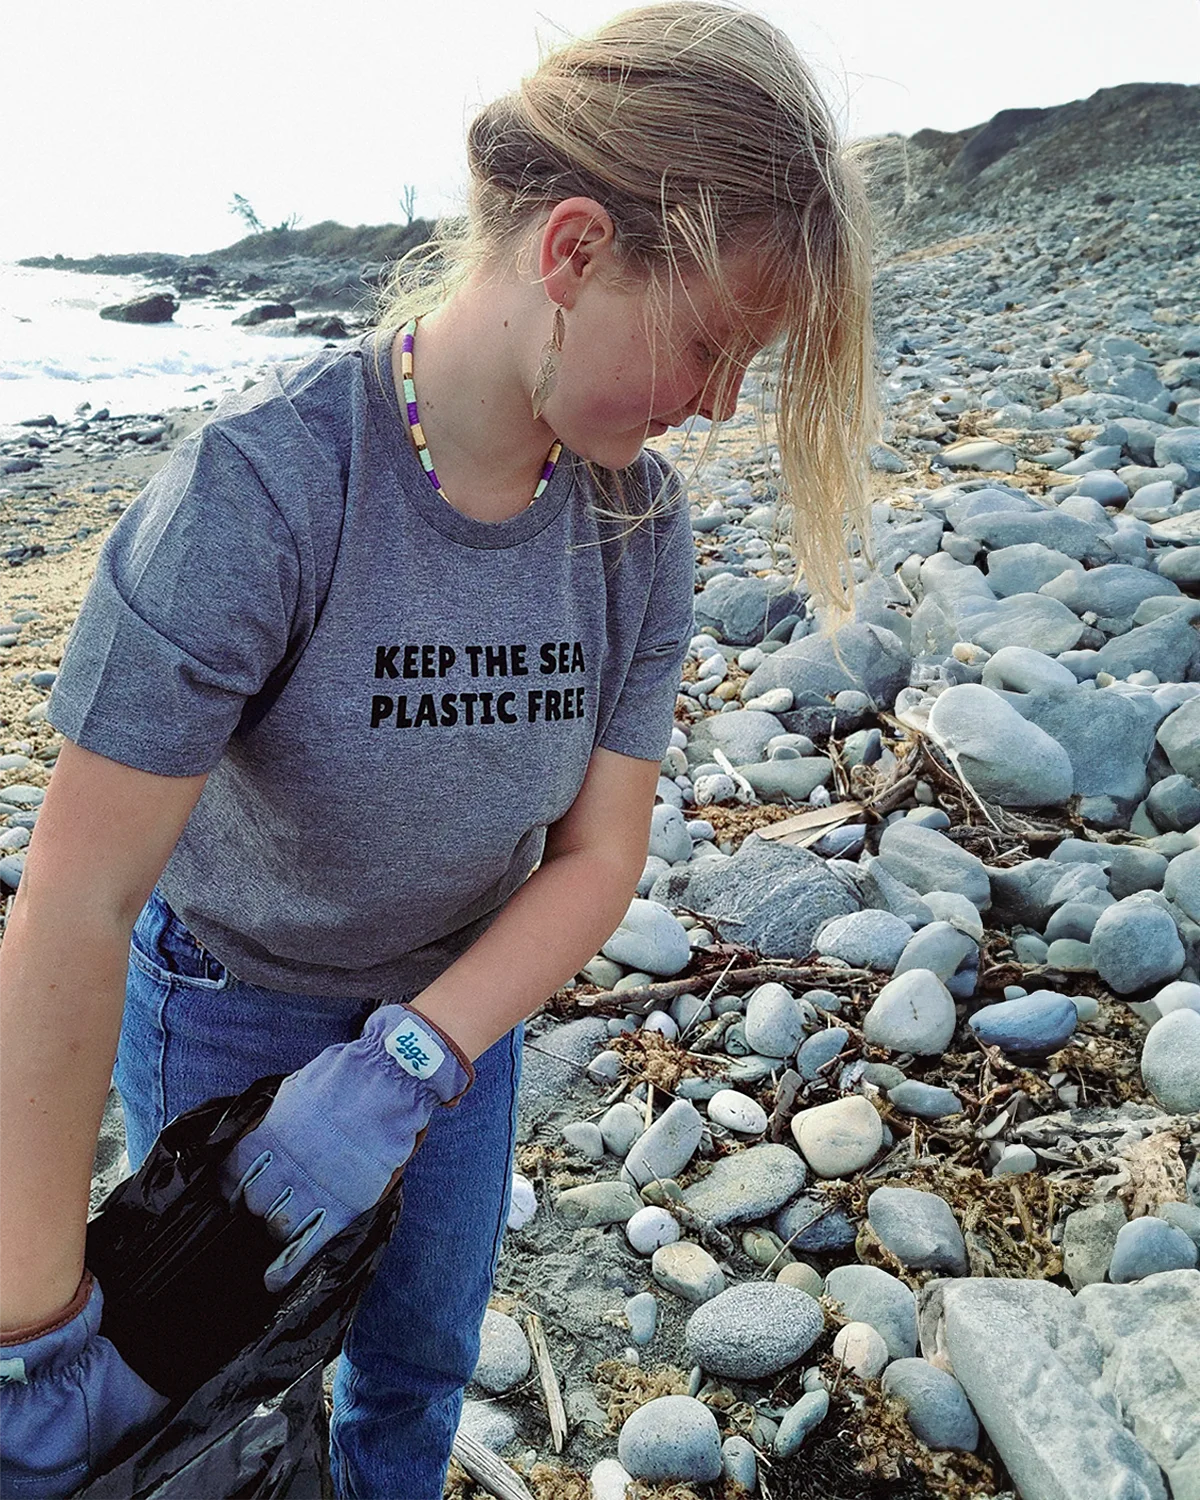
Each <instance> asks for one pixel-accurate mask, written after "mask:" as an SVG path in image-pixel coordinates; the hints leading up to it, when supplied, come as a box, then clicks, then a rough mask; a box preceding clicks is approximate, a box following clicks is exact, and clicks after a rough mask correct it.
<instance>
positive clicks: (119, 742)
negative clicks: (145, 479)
mask: <svg viewBox="0 0 1200 1500" xmlns="http://www.w3.org/2000/svg"><path fill="white" fill-rule="evenodd" d="M299 588H300V562H299V552H298V549H297V546H296V542H295V540H294V538H293V536H292V533H291V531H290V529H289V527H288V525H287V523H286V521H285V520H284V518H283V516H282V514H281V513H280V511H279V509H278V508H277V506H276V505H275V502H274V501H273V500H272V498H271V496H270V494H269V493H268V491H267V489H266V488H265V486H264V485H263V482H262V480H261V479H260V477H259V475H258V473H257V472H256V470H255V469H254V467H253V466H252V465H251V464H250V462H249V461H248V460H247V459H246V458H245V457H244V456H243V454H242V453H241V452H240V451H239V449H238V448H237V446H236V445H235V444H234V443H233V442H232V441H231V440H230V439H229V438H228V437H227V436H225V435H224V434H223V433H222V432H221V431H220V429H219V428H217V427H214V426H213V425H212V424H211V423H209V424H207V425H206V426H205V427H202V428H201V429H200V430H199V431H198V432H197V433H194V434H193V435H192V436H190V437H189V438H186V439H184V441H183V442H182V443H180V444H179V445H178V447H176V448H175V450H174V451H173V452H172V454H171V456H170V457H169V458H168V460H167V462H166V463H165V464H164V465H163V467H162V468H161V469H160V470H159V471H158V473H157V474H156V475H155V476H154V478H153V479H152V480H151V481H150V483H149V484H148V485H147V486H146V488H145V489H144V490H143V491H142V493H141V494H140V495H139V496H138V497H137V499H136V500H135V501H134V502H133V504H132V505H130V507H129V508H128V510H126V511H125V513H124V515H122V517H121V518H120V520H119V521H118V522H117V524H116V525H115V526H114V527H113V529H112V531H111V532H110V533H109V535H108V537H107V538H106V539H105V541H104V545H103V546H102V547H101V549H100V552H99V555H98V557H97V561H96V570H95V573H94V575H93V577H92V580H91V583H90V585H89V587H88V591H87V594H86V595H85V597H84V601H83V605H82V607H81V609H80V612H79V615H78V618H77V619H76V621H75V624H74V626H73V627H72V630H71V633H70V635H69V636H68V638H67V644H66V648H65V650H64V653H63V659H62V663H61V666H60V668H59V672H58V677H57V679H56V680H55V683H54V687H53V690H52V692H51V694H50V699H49V702H48V704H47V711H46V717H47V719H48V720H49V721H50V723H51V724H52V725H53V726H54V728H55V729H57V730H59V731H60V732H61V733H62V734H64V735H66V736H67V738H68V739H71V740H74V741H75V742H76V743H77V744H79V745H82V746H83V747H84V749H86V750H93V751H95V752H96V753H97V754H99V755H104V756H107V757H108V758H109V759H110V760H116V761H120V762H122V763H123V764H124V765H128V766H133V767H135V768H137V769H138V770H143V771H152V772H156V773H158V774H160V775H165V776H194V775H198V774H200V773H201V772H207V771H211V770H212V768H213V767H214V766H215V765H216V764H217V762H218V761H219V760H220V759H221V756H222V754H223V752H224V749H225V746H226V744H227V743H228V741H229V738H230V736H231V734H232V733H233V731H234V729H235V728H236V727H237V724H238V720H239V718H240V717H241V714H242V711H243V709H244V707H245V704H246V701H247V699H249V698H250V697H252V696H253V695H254V694H255V693H257V692H258V691H259V690H260V689H261V688H262V686H263V684H264V683H265V681H266V679H267V677H268V676H269V674H270V673H271V671H272V669H273V668H274V667H276V666H277V665H278V664H279V662H280V661H281V660H282V659H283V658H284V657H285V656H286V654H287V650H288V638H289V634H290V631H291V623H292V619H293V615H294V612H295V607H296V601H297V598H298V593H299Z"/></svg>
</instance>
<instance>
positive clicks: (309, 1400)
mask: <svg viewBox="0 0 1200 1500" xmlns="http://www.w3.org/2000/svg"><path fill="white" fill-rule="evenodd" d="M281 1082H282V1075H279V1076H278V1077H272V1078H261V1079H259V1080H258V1081H257V1082H256V1083H253V1084H251V1085H250V1087H249V1088H248V1089H246V1090H245V1091H244V1092H243V1093H241V1094H239V1095H237V1097H236V1098H223V1099H213V1100H210V1101H209V1102H208V1103H207V1104H203V1105H201V1106H200V1107H199V1108H197V1109H193V1110H189V1111H188V1113H187V1114H183V1115H180V1116H179V1117H178V1118H177V1119H175V1120H173V1121H172V1122H171V1123H170V1124H169V1125H168V1126H167V1127H166V1128H165V1129H164V1130H163V1132H162V1134H161V1135H160V1136H159V1138H158V1140H157V1141H156V1142H155V1144H154V1147H153V1149H152V1150H151V1152H150V1154H149V1156H147V1158H146V1160H145V1161H144V1162H143V1163H142V1166H141V1167H140V1169H139V1170H138V1172H137V1173H136V1174H135V1175H134V1176H133V1177H130V1178H128V1179H126V1180H125V1181H124V1182H121V1183H118V1184H117V1186H116V1187H115V1188H114V1189H113V1191H112V1192H111V1193H110V1194H109V1196H108V1197H107V1198H106V1199H105V1201H104V1203H103V1204H102V1205H101V1206H100V1208H99V1209H98V1210H97V1212H96V1214H95V1216H94V1217H93V1218H92V1219H91V1221H90V1222H89V1224H88V1231H87V1249H86V1252H85V1260H86V1264H87V1267H88V1269H89V1270H90V1271H91V1272H92V1273H93V1275H94V1276H95V1277H96V1279H97V1280H98V1281H99V1283H100V1285H101V1287H102V1289H103V1292H104V1314H103V1318H102V1321H101V1325H100V1332H101V1333H102V1334H103V1335H104V1337H105V1338H108V1339H111V1340H112V1342H113V1344H114V1345H115V1346H116V1348H117V1350H118V1352H119V1353H120V1354H121V1357H122V1358H123V1359H124V1360H125V1361H126V1363H127V1364H129V1365H130V1366H131V1367H132V1368H133V1369H134V1370H136V1371H137V1372H138V1374H139V1375H141V1376H142V1378H143V1379H144V1380H145V1381H146V1382H147V1383H148V1384H149V1385H151V1386H153V1387H154V1389H155V1390H157V1391H159V1392H161V1394H162V1395H164V1396H167V1397H168V1398H169V1399H170V1401H171V1405H170V1406H168V1407H167V1408H166V1409H165V1410H164V1411H163V1413H162V1416H161V1417H160V1419H159V1421H158V1423H157V1425H156V1426H155V1428H154V1429H153V1430H152V1432H151V1433H150V1434H149V1435H147V1434H146V1433H145V1432H144V1431H143V1432H142V1433H141V1434H140V1435H138V1434H131V1436H130V1437H129V1438H128V1439H127V1440H126V1441H125V1442H124V1443H122V1444H121V1445H119V1446H118V1447H117V1448H116V1449H114V1451H113V1452H112V1453H110V1454H109V1455H108V1456H107V1457H106V1459H105V1461H104V1464H103V1466H102V1468H101V1469H100V1470H99V1471H97V1472H95V1473H94V1474H93V1475H92V1477H91V1478H89V1480H88V1482H87V1483H86V1484H85V1485H84V1487H83V1488H82V1489H80V1490H77V1491H76V1493H75V1500H201V1497H202V1500H328V1497H330V1496H332V1494H333V1488H332V1484H331V1482H330V1479H329V1466H328V1438H329V1433H328V1424H327V1421H326V1416H325V1401H324V1391H323V1389H322V1374H323V1370H324V1367H325V1365H327V1364H328V1363H329V1361H330V1360H332V1359H333V1358H335V1357H336V1355H337V1353H338V1350H339V1349H340V1348H341V1344H342V1339H343V1337H344V1336H345V1332H346V1329H347V1328H348V1326H349V1324H350V1320H351V1318H352V1317H353V1315H354V1309H355V1307H356V1306H357V1304H358V1300H359V1298H360V1296H361V1295H362V1293H363V1292H364V1291H365V1290H366V1288H367V1286H368V1284H369V1283H370V1280H371V1277H372V1275H373V1274H374V1271H375V1267H376V1265H377V1264H378V1261H379V1258H380V1256H381V1255H382V1254H383V1251H384V1249H385V1248H386V1246H387V1243H388V1240H389V1238H390V1237H391V1233H392V1229H393V1227H394V1226H395V1223H396V1219H397V1218H398V1217H399V1213H400V1207H401V1201H402V1180H401V1179H397V1181H396V1182H395V1183H393V1185H392V1187H391V1188H390V1189H389V1190H388V1192H387V1193H386V1194H385V1195H384V1197H383V1198H381V1199H380V1201H379V1202H378V1203H377V1204H376V1205H375V1207H374V1208H372V1209H370V1210H369V1211H368V1212H367V1213H365V1214H361V1215H360V1216H359V1217H358V1218H357V1219H355V1221H354V1222H353V1223H352V1224H351V1225H349V1226H348V1228H346V1229H344V1230H343V1231H342V1232H341V1233H340V1234H339V1235H337V1236H336V1237H335V1238H334V1239H332V1240H330V1242H329V1243H328V1245H326V1246H325V1248H324V1249H323V1250H322V1251H321V1253H320V1255H318V1256H317V1257H315V1259H314V1260H312V1261H311V1262H310V1263H309V1264H308V1265H307V1266H306V1267H305V1268H304V1270H303V1271H301V1272H300V1274H299V1275H298V1276H297V1277H296V1278H295V1279H294V1280H293V1281H292V1282H291V1283H290V1284H289V1285H288V1286H287V1287H285V1288H284V1289H283V1291H281V1292H277V1293H270V1292H268V1291H267V1290H266V1288H265V1287H264V1286H263V1284H262V1277H263V1272H264V1271H265V1270H266V1268H267V1266H268V1265H269V1264H270V1262H271V1261H272V1260H273V1259H274V1258H275V1257H276V1256H277V1255H278V1254H279V1251H280V1248H281V1247H280V1245H279V1243H278V1241H276V1240H275V1239H273V1238H272V1237H271V1236H270V1235H269V1234H268V1232H267V1230H266V1228H265V1226H264V1225H263V1223H262V1221H261V1220H260V1219H258V1218H256V1217H255V1216H254V1215H252V1214H250V1213H249V1212H247V1210H246V1209H245V1208H244V1207H242V1206H241V1205H239V1206H238V1207H237V1208H234V1209H231V1208H230V1207H229V1205H228V1204H227V1203H226V1202H225V1200H224V1198H223V1197H222V1196H221V1194H220V1191H219V1188H218V1183H217V1170H218V1167H219V1165H220V1163H221V1161H222V1160H223V1159H224V1158H225V1156H227V1155H228V1153H229V1151H230V1150H231V1149H232V1146H233V1144H234V1142H235V1141H236V1140H237V1139H238V1138H239V1137H240V1136H242V1135H243V1134H245V1133H246V1131H248V1130H250V1129H252V1128H253V1126H255V1125H257V1124H258V1122H259V1120H260V1119H261V1118H262V1116H263V1115H264V1114H265V1113H266V1110H267V1107H268V1105H269V1104H270V1102H271V1100H272V1099H273V1098H274V1096H275V1091H276V1089H277V1088H278V1087H279V1084H280V1083H281Z"/></svg>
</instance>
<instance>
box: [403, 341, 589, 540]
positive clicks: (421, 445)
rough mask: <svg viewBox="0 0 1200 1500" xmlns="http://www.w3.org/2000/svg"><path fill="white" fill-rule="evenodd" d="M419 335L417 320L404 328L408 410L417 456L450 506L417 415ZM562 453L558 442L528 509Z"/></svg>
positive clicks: (404, 363) (547, 480)
mask: <svg viewBox="0 0 1200 1500" xmlns="http://www.w3.org/2000/svg"><path fill="white" fill-rule="evenodd" d="M416 332H417V319H416V318H412V319H410V321H409V323H408V324H407V326H406V327H405V329H404V338H403V342H402V343H401V345H400V375H401V378H402V380H403V382H404V400H405V402H406V404H407V407H408V426H409V431H410V432H411V433H412V438H413V442H414V443H415V444H416V445H417V455H418V457H419V458H420V460H421V466H422V467H423V468H424V470H425V472H426V474H428V475H429V482H430V484H432V485H433V487H434V489H435V490H436V491H437V492H438V494H439V495H440V496H441V497H442V499H443V500H445V502H446V504H447V505H449V504H450V498H449V496H448V495H447V494H446V491H445V490H444V489H443V488H442V486H441V484H440V483H439V482H438V477H437V473H436V471H435V470H434V467H433V459H432V458H431V457H430V456H429V449H428V447H427V446H426V444H425V433H424V432H423V430H422V428H421V418H420V416H419V415H418V412H417V387H416V385H415V383H414V381H413V339H414V337H415V335H416ZM561 452H562V444H561V443H560V442H559V441H558V440H557V438H556V439H555V441H554V446H553V447H552V448H551V449H550V452H549V454H548V455H547V458H546V464H545V467H544V468H543V469H542V477H541V478H540V479H539V480H538V483H537V489H535V490H534V492H533V499H532V500H530V501H529V505H526V507H525V509H526V510H528V509H529V506H530V505H532V504H533V501H534V500H536V499H537V498H538V496H539V495H541V494H542V493H543V492H544V490H545V488H546V486H547V485H548V484H549V483H550V476H551V475H552V474H553V473H554V466H555V464H557V462H558V458H559V454H560V453H561Z"/></svg>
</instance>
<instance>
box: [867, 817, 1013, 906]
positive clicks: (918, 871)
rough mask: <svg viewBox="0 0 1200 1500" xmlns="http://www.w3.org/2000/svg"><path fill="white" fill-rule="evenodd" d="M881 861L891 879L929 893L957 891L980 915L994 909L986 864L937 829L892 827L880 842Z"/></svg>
mask: <svg viewBox="0 0 1200 1500" xmlns="http://www.w3.org/2000/svg"><path fill="white" fill-rule="evenodd" d="M879 859H880V861H881V862H882V864H883V867H884V869H885V870H886V871H887V872H888V874H889V875H894V876H895V877H896V879H897V880H900V881H903V882H904V884H905V885H907V886H911V888H912V889H913V890H914V891H916V893H917V894H918V895H919V896H923V895H924V894H925V892H926V891H957V892H958V893H959V894H960V895H963V896H965V897H966V898H967V900H968V901H970V902H971V903H972V905H974V906H976V907H977V908H978V909H979V910H980V911H982V910H983V909H984V908H985V907H987V906H988V905H990V903H991V899H992V889H991V882H990V881H989V879H988V872H987V870H986V869H985V868H984V865H983V861H982V860H981V859H980V858H979V857H978V855H975V854H972V853H971V852H970V850H968V849H963V848H961V847H960V846H959V845H958V844H956V843H954V842H953V840H951V839H948V838H947V837H946V836H945V834H942V833H938V831H937V830H936V829H935V828H921V827H920V826H919V825H918V824H916V823H913V822H910V821H909V820H908V819H907V818H901V819H899V821H897V822H895V823H889V824H888V826H887V827H886V828H885V829H884V831H883V835H882V837H881V838H880V840H879Z"/></svg>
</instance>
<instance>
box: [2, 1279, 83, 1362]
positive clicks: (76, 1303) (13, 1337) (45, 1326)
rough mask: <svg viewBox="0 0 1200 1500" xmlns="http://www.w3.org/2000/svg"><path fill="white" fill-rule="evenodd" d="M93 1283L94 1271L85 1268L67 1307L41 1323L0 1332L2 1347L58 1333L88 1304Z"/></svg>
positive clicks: (25, 1342)
mask: <svg viewBox="0 0 1200 1500" xmlns="http://www.w3.org/2000/svg"><path fill="white" fill-rule="evenodd" d="M93 1284H94V1278H93V1276H92V1273H91V1272H90V1271H89V1270H87V1269H86V1268H85V1270H84V1273H83V1276H82V1277H81V1278H80V1282H79V1285H78V1287H76V1289H75V1295H74V1296H73V1297H72V1298H71V1300H70V1302H68V1303H67V1305H66V1307H64V1308H63V1309H62V1310H61V1311H60V1312H56V1313H54V1314H53V1316H51V1317H49V1318H45V1319H43V1320H42V1321H41V1322H40V1323H27V1324H26V1325H25V1327H24V1328H9V1329H6V1330H5V1331H4V1332H3V1333H0V1349H7V1348H8V1347H10V1346H11V1345H13V1344H27V1343H29V1342H30V1341H31V1340H33V1339H40V1338H41V1337H42V1336H43V1334H47V1333H57V1332H58V1330H59V1329H60V1328H65V1327H66V1326H67V1324H68V1323H69V1322H71V1320H72V1319H73V1318H77V1317H78V1316H79V1314H80V1313H81V1312H82V1311H83V1310H84V1308H85V1307H86V1306H87V1305H88V1301H89V1299H90V1297H91V1295H92V1286H93Z"/></svg>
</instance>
